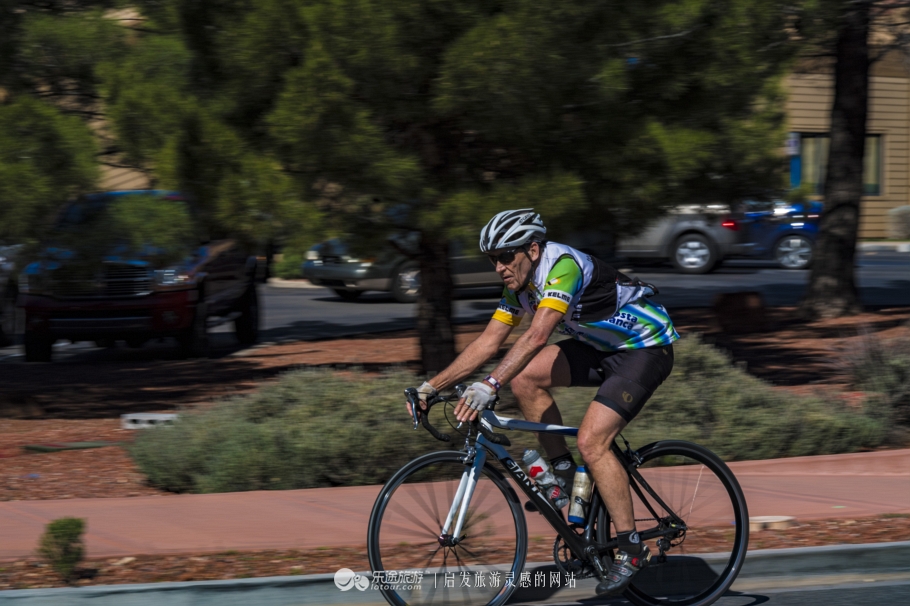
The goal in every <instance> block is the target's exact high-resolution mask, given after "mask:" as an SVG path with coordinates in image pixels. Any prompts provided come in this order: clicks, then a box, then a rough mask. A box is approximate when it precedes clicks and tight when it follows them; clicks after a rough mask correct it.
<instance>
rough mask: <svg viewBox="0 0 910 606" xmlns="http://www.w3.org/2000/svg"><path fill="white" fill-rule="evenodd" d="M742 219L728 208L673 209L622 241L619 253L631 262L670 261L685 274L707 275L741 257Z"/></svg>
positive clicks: (689, 206)
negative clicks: (725, 263)
mask: <svg viewBox="0 0 910 606" xmlns="http://www.w3.org/2000/svg"><path fill="white" fill-rule="evenodd" d="M741 224H742V218H741V217H739V216H737V214H736V213H733V212H731V209H730V205H728V204H688V205H682V206H677V207H674V208H672V209H670V210H669V211H668V212H667V214H666V215H664V216H663V217H661V218H660V219H658V220H656V221H654V222H653V223H651V224H650V225H648V227H646V228H645V230H644V231H643V232H642V233H641V234H639V235H638V236H634V237H631V238H619V239H618V240H617V247H616V253H617V255H618V256H620V257H624V258H626V259H629V260H632V261H634V260H636V259H650V260H669V261H670V263H672V264H673V266H674V267H675V268H676V269H677V270H678V271H680V272H682V273H687V274H704V273H708V272H709V271H711V270H713V269H715V268H716V267H717V266H718V265H720V263H721V262H722V261H723V260H724V258H726V257H728V256H730V255H736V254H741V248H742V245H741V242H740V240H741V238H742V232H741V230H740V228H741Z"/></svg>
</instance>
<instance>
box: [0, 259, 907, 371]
mask: <svg viewBox="0 0 910 606" xmlns="http://www.w3.org/2000/svg"><path fill="white" fill-rule="evenodd" d="M624 269H625V268H624ZM632 274H633V275H636V276H638V277H640V278H641V279H643V280H645V281H648V282H652V283H654V284H656V285H657V286H658V287H659V288H660V291H661V294H660V295H659V296H658V297H656V300H657V301H658V302H659V303H662V304H663V305H665V306H667V307H668V308H669V309H671V310H672V309H673V308H680V307H708V306H710V305H711V304H712V302H713V300H714V297H715V296H716V295H717V294H718V293H722V292H733V291H742V290H755V291H759V292H761V293H762V296H763V297H764V299H765V302H766V304H768V305H775V306H776V305H795V304H796V303H797V302H798V301H799V300H800V298H801V297H802V295H803V292H804V290H805V285H806V281H807V280H808V276H809V272H808V271H787V270H782V269H777V268H776V267H774V266H773V265H772V264H771V263H769V262H764V261H745V260H744V261H729V262H727V263H725V264H724V266H723V267H721V268H720V269H719V270H718V271H716V272H714V273H711V274H708V275H705V276H687V275H681V274H677V273H674V272H673V271H672V270H670V268H669V266H654V267H636V268H632ZM857 280H858V283H859V287H860V293H861V296H862V299H863V302H864V303H865V304H866V305H870V306H877V307H879V306H895V305H910V253H899V252H863V253H861V254H860V255H859V256H858V261H857ZM499 292H500V291H499V289H496V288H485V289H471V290H465V291H461V292H459V293H458V294H457V298H456V300H455V306H454V309H455V312H454V313H455V318H456V321H459V322H483V321H486V320H487V319H488V318H489V317H490V315H491V313H492V310H493V308H494V305H495V302H496V300H497V299H498V296H499ZM261 294H262V307H263V331H262V341H265V342H281V341H289V340H300V339H303V340H309V339H320V338H327V337H338V336H345V335H352V334H361V333H364V332H383V331H390V330H402V329H407V328H413V326H414V313H415V306H414V305H413V304H410V305H403V304H400V303H396V302H395V301H394V299H392V297H391V296H390V295H388V294H384V293H367V294H365V295H364V296H363V297H361V298H360V299H359V300H357V301H343V300H341V299H340V298H338V297H337V296H336V295H335V294H334V293H333V292H331V291H330V290H328V289H325V288H301V289H295V288H275V287H272V286H265V287H263V288H262V290H261ZM230 331H231V328H230V326H228V325H224V326H219V327H217V328H215V329H213V332H214V333H215V337H214V339H215V342H216V344H217V343H223V344H226V343H229V342H230V339H231V338H232V337H231V335H230V334H229V333H230ZM158 346H167V347H170V345H158ZM56 347H57V354H56V356H57V358H58V359H60V358H65V357H68V356H71V355H79V354H84V353H87V352H90V351H92V350H95V349H96V348H94V347H93V346H92V345H91V344H89V343H79V344H75V345H71V344H68V343H62V342H61V343H58V344H57V346H56ZM21 360H22V357H21V354H20V350H19V348H18V347H6V348H0V363H17V362H21Z"/></svg>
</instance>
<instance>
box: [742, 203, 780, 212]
mask: <svg viewBox="0 0 910 606" xmlns="http://www.w3.org/2000/svg"><path fill="white" fill-rule="evenodd" d="M773 209H774V203H773V202H771V201H770V200H743V210H745V212H747V213H761V212H771V211H772V210H773Z"/></svg>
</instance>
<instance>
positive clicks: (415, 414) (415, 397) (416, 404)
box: [404, 383, 512, 446]
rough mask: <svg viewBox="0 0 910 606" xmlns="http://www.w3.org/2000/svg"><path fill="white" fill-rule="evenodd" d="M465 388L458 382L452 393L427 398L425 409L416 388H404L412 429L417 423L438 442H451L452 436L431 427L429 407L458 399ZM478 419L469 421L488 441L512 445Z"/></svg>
mask: <svg viewBox="0 0 910 606" xmlns="http://www.w3.org/2000/svg"><path fill="white" fill-rule="evenodd" d="M465 389H466V387H465V385H463V384H461V383H459V384H458V385H456V386H455V393H454V394H452V395H449V396H434V397H432V398H428V399H427V402H426V404H427V407H426V410H424V409H423V407H422V406H421V405H420V395H419V394H418V393H417V389H415V388H414V387H408V388H407V389H405V390H404V395H405V397H406V398H407V399H408V403H409V404H410V405H411V417H412V418H413V419H414V429H417V426H418V425H423V427H424V429H426V430H427V431H429V432H430V435H432V436H433V437H434V438H436V439H437V440H439V441H440V442H451V441H452V437H451V436H450V435H449V434H447V433H441V432H440V431H439V430H438V429H436V428H435V427H433V425H431V424H430V419H429V416H430V409H431V408H432V407H433V406H435V405H436V404H439V403H440V402H451V401H453V400H460V399H461V397H462V395H464V392H465ZM496 401H499V398H498V397H497V398H496ZM479 420H480V417H479V416H478V417H477V418H476V419H474V420H473V421H472V422H471V424H472V425H474V426H475V427H476V428H477V430H478V431H479V432H480V433H481V435H483V437H485V438H486V439H488V440H489V441H490V442H492V443H494V444H500V445H502V446H511V445H512V442H511V441H510V440H509V438H508V437H507V436H505V435H503V434H499V433H494V432H493V431H490V430H489V429H487V428H486V427H484V426H483V424H482V423H480V422H479Z"/></svg>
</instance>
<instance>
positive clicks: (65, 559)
mask: <svg viewBox="0 0 910 606" xmlns="http://www.w3.org/2000/svg"><path fill="white" fill-rule="evenodd" d="M84 532H85V520H83V519H81V518H60V519H58V520H54V521H52V522H51V523H50V524H48V525H47V528H46V529H45V530H44V534H43V535H42V536H41V541H40V542H39V544H38V555H40V556H41V557H42V558H44V560H45V561H47V563H48V564H49V565H50V566H51V568H53V569H54V571H55V572H56V573H57V574H59V575H60V577H61V578H62V579H63V580H64V581H66V582H67V583H69V582H71V581H72V580H73V578H74V573H75V571H76V566H77V565H78V564H79V562H81V561H82V556H83V555H85V545H84V544H83V543H82V534H83V533H84Z"/></svg>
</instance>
